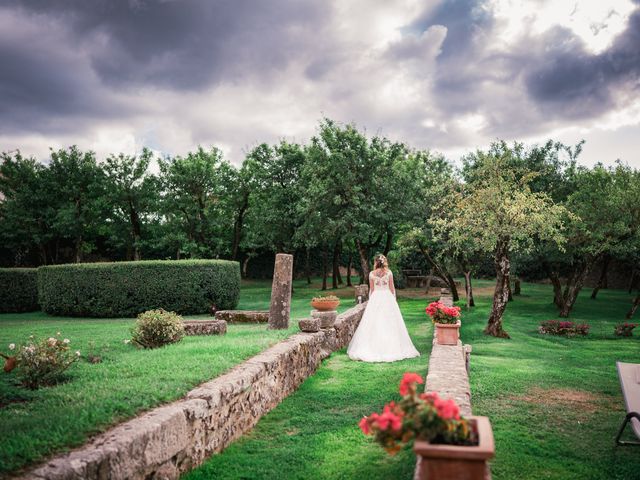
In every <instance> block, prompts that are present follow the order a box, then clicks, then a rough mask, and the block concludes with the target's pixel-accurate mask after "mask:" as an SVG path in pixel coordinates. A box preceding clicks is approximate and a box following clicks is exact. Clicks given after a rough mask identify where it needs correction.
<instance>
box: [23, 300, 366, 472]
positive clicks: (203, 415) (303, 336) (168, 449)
mask: <svg viewBox="0 0 640 480" xmlns="http://www.w3.org/2000/svg"><path fill="white" fill-rule="evenodd" d="M365 305H366V304H361V305H357V306H356V307H354V308H352V309H350V310H347V311H346V312H344V313H343V314H341V315H339V316H338V318H337V320H336V323H335V325H334V327H333V328H328V329H326V330H322V331H320V332H316V333H298V334H296V335H293V336H291V337H289V338H288V339H286V340H284V341H282V342H280V343H278V344H277V345H275V346H273V347H271V348H269V349H268V350H266V351H264V352H262V353H260V354H259V355H256V356H255V357H252V358H250V359H249V360H247V361H246V362H244V363H242V364H240V365H238V366H236V367H235V368H233V369H232V370H231V371H229V372H228V373H226V374H225V375H222V376H220V377H218V378H216V379H214V380H212V381H210V382H206V383H204V384H202V385H200V386H199V387H197V388H195V389H193V390H191V391H190V392H189V393H188V394H187V395H186V397H185V398H183V399H181V400H179V401H177V402H174V403H171V404H168V405H165V406H162V407H158V408H155V409H153V410H151V411H150V412H148V413H146V414H144V415H142V416H140V417H137V418H134V419H132V420H129V421H128V422H125V423H123V424H120V425H118V426H116V427H114V428H112V429H111V430H109V431H107V432H105V433H103V434H100V435H98V436H97V437H95V438H94V439H93V440H91V441H90V442H89V443H87V444H86V445H85V446H83V447H81V448H79V449H77V450H74V451H72V452H70V453H68V454H65V455H60V456H57V457H55V458H53V459H51V460H49V461H48V462H46V463H45V464H44V465H42V466H40V467H37V468H35V469H33V470H31V471H29V472H28V473H26V474H25V475H24V476H23V477H20V478H23V479H27V478H29V479H48V480H57V479H59V480H62V479H64V480H75V479H78V480H79V479H113V480H115V479H156V480H160V479H163V480H164V479H177V478H178V477H179V476H180V474H181V473H184V472H186V471H188V470H190V469H192V468H193V467H195V466H197V465H199V464H201V463H202V462H203V461H204V460H205V459H206V458H207V457H209V456H210V455H211V454H213V453H216V452H220V451H221V450H223V449H224V448H225V447H227V446H228V445H229V444H230V443H231V442H233V441H234V440H235V439H237V438H238V437H240V436H241V435H242V434H244V433H246V432H247V431H248V430H250V429H251V428H253V426H254V425H255V424H256V423H257V422H258V420H259V419H260V417H262V415H264V414H265V413H267V412H268V411H270V410H271V409H273V408H274V407H275V406H277V405H278V404H279V403H280V402H281V401H282V400H283V399H284V398H285V397H287V396H288V395H289V394H290V393H291V392H293V391H294V390H295V389H296V388H297V387H298V386H299V385H300V384H301V383H302V382H303V381H304V380H305V379H306V378H307V377H309V376H310V375H312V374H313V373H314V372H315V371H316V369H317V368H318V366H319V365H320V362H321V360H322V358H324V357H326V356H327V355H328V354H329V353H330V352H332V351H334V350H337V349H340V348H343V347H345V346H346V345H347V344H348V343H349V341H350V339H351V337H352V335H353V333H354V331H355V329H356V328H357V326H358V323H359V322H360V319H361V318H362V313H363V312H364V308H365Z"/></svg>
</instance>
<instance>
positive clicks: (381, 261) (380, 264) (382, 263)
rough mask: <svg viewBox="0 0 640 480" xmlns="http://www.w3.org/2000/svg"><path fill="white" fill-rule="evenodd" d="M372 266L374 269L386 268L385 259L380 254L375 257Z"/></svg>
mask: <svg viewBox="0 0 640 480" xmlns="http://www.w3.org/2000/svg"><path fill="white" fill-rule="evenodd" d="M374 266H375V268H384V267H386V266H388V263H387V257H385V256H384V255H382V254H380V255H378V256H377V257H376V260H375V262H374Z"/></svg>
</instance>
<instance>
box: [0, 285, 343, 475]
mask: <svg viewBox="0 0 640 480" xmlns="http://www.w3.org/2000/svg"><path fill="white" fill-rule="evenodd" d="M318 288H319V284H313V285H311V286H310V287H309V286H307V285H306V282H299V283H298V282H296V284H295V293H294V297H293V300H292V318H294V319H296V318H302V317H304V316H306V315H308V314H309V311H310V308H311V307H310V306H309V300H310V298H311V297H313V296H314V295H318V293H319V292H318ZM270 291H271V288H270V284H269V283H268V282H245V283H244V284H243V286H242V292H241V299H240V305H239V306H238V308H240V309H268V308H269V298H270ZM338 294H339V295H342V296H344V297H345V298H344V300H343V302H342V304H341V305H340V310H344V309H347V308H349V307H350V306H352V305H353V304H354V300H353V293H352V291H349V290H348V289H344V290H341V291H339V292H338ZM189 318H197V317H189ZM133 323H134V320H133V319H84V318H62V317H50V316H47V315H45V314H43V313H40V312H37V313H26V314H4V315H0V349H1V350H2V351H4V352H5V353H8V349H7V345H8V344H9V343H22V342H24V341H25V340H26V339H27V337H28V336H29V335H31V334H34V335H36V336H37V337H49V336H52V335H55V334H56V332H58V331H59V332H61V334H62V336H63V338H69V339H70V340H71V347H72V349H73V350H80V351H81V352H82V354H83V355H86V354H88V353H90V351H91V349H92V348H93V351H94V353H95V354H98V355H101V356H102V357H103V361H102V363H99V364H90V363H88V362H86V361H80V362H78V363H77V364H75V365H73V366H72V367H71V368H70V369H69V381H68V382H67V383H64V384H60V385H57V386H55V387H49V388H43V389H40V390H36V391H29V390H26V389H24V388H20V387H19V386H17V385H16V382H15V378H14V375H13V374H4V373H2V372H0V438H2V441H3V448H2V449H0V477H2V476H3V474H6V473H7V472H10V471H14V470H16V469H18V468H20V467H23V466H25V465H28V464H29V463H33V462H35V461H38V460H41V459H43V458H45V457H46V456H48V455H51V454H53V453H56V452H60V451H64V450H65V449H68V448H69V447H73V446H77V445H81V444H82V443H84V442H85V441H86V440H87V438H88V437H89V436H91V435H93V434H96V433H99V432H101V431H104V430H106V429H107V428H108V427H110V426H112V425H114V424H116V423H119V422H122V421H123V420H126V419H128V418H131V417H133V416H135V415H136V414H138V413H140V412H142V411H144V410H148V409H150V408H152V407H155V406H157V405H160V404H163V403H167V402H170V401H173V400H176V399H178V398H180V397H182V396H183V395H184V394H185V393H186V392H187V391H189V390H190V389H191V388H193V387H194V386H196V385H198V384H200V383H202V382H203V381H206V380H209V379H211V378H214V377H216V376H218V375H220V374H221V373H224V372H225V371H227V370H229V369H230V368H231V367H233V366H234V365H236V364H238V363H240V362H241V361H243V360H245V359H247V358H248V357H250V356H252V355H255V354H257V353H259V352H261V351H262V350H264V349H266V348H268V347H269V346H271V345H273V344H275V343H277V342H278V341H280V340H282V339H283V338H286V337H287V336H289V335H291V334H292V333H295V332H296V331H298V328H297V322H295V321H294V322H291V326H290V328H289V329H288V330H285V331H269V330H267V329H266V326H265V325H229V328H228V333H227V335H225V336H223V337H206V336H203V337H185V339H184V340H183V341H182V342H180V343H178V344H175V345H171V346H168V347H165V348H161V349H157V350H138V349H136V348H135V347H133V346H131V345H125V344H124V340H125V339H127V338H130V333H129V329H130V327H131V326H132V325H133ZM92 343H93V345H94V346H93V347H90V345H91V344H92Z"/></svg>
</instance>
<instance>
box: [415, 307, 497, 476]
mask: <svg viewBox="0 0 640 480" xmlns="http://www.w3.org/2000/svg"><path fill="white" fill-rule="evenodd" d="M440 301H441V302H442V303H444V304H445V305H447V306H452V305H453V299H452V298H451V297H450V296H442V297H440ZM470 351H471V348H470V347H469V345H463V344H462V342H460V340H458V344H457V345H438V343H437V342H436V330H435V327H434V329H433V346H432V347H431V355H430V356H429V368H428V371H427V379H426V381H425V385H424V390H425V392H437V393H438V395H440V396H441V397H442V398H444V399H449V398H452V399H453V400H455V402H456V403H457V404H458V406H459V407H460V414H461V415H462V416H463V417H465V416H469V415H472V413H471V386H470V385H469V374H468V370H467V366H468V353H469V352H470ZM488 475H489V476H488V477H486V478H487V479H490V478H491V476H490V475H491V474H490V473H488ZM421 478H423V475H422V472H421V457H418V460H417V462H416V470H415V475H414V480H419V479H421Z"/></svg>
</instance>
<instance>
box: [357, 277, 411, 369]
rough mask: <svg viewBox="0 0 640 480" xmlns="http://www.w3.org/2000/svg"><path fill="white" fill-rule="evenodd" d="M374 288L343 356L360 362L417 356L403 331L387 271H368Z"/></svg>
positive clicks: (390, 278) (391, 279)
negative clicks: (377, 273)
mask: <svg viewBox="0 0 640 480" xmlns="http://www.w3.org/2000/svg"><path fill="white" fill-rule="evenodd" d="M369 277H370V279H371V280H372V281H373V284H374V289H373V292H372V293H371V295H370V296H369V303H368V304H367V307H366V308H365V311H364V314H363V315H362V319H361V320H360V325H358V328H357V329H356V332H355V333H354V334H353V338H352V339H351V343H349V348H348V349H347V355H349V358H351V359H352V360H362V361H364V362H394V361H396V360H402V359H405V358H412V357H417V356H419V355H420V352H418V350H416V348H415V347H414V346H413V343H412V342H411V338H410V337H409V332H407V327H406V326H405V324H404V320H403V318H402V314H401V313H400V308H399V307H398V303H397V302H396V297H395V295H394V294H393V293H392V292H391V290H390V289H389V283H390V282H392V281H393V275H392V274H391V271H389V272H387V273H386V274H385V275H382V276H378V275H375V274H374V273H373V272H371V273H370V274H369Z"/></svg>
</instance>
